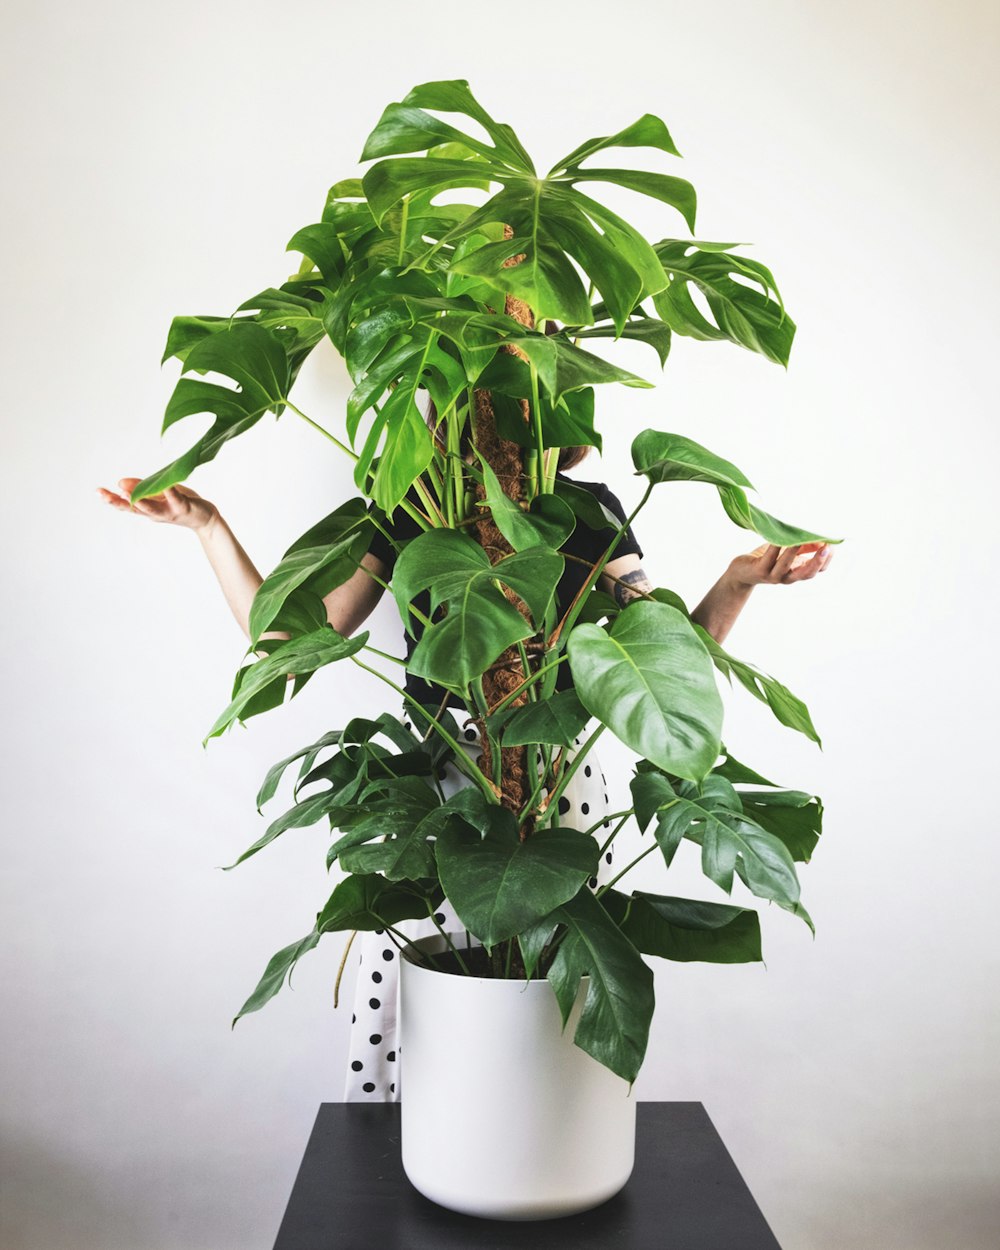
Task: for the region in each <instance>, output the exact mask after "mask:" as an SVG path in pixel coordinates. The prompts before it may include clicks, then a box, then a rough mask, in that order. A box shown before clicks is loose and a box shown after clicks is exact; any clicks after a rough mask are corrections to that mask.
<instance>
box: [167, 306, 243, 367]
mask: <svg viewBox="0 0 1000 1250" xmlns="http://www.w3.org/2000/svg"><path fill="white" fill-rule="evenodd" d="M248 320H249V318H248ZM232 324H233V318H232V317H174V319H173V320H172V321H171V322H170V328H169V330H168V331H167V342H166V346H165V347H164V349H163V355H162V356H161V357H160V364H161V365H162V364H165V363H166V361H168V360H169V359H170V357H171V356H176V357H177V359H178V360H179V361H181V362H182V363H183V361H184V359H185V357H186V356H187V354H188V352H189V351H190V350H191V348H192V347H194V345H195V343H200V342H201V340H202V339H205V338H208V336H209V335H210V334H218V333H219V332H220V331H222V330H228V329H230V327H231V326H232Z"/></svg>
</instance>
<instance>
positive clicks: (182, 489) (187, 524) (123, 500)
mask: <svg viewBox="0 0 1000 1250" xmlns="http://www.w3.org/2000/svg"><path fill="white" fill-rule="evenodd" d="M141 481H142V478H138V477H122V478H119V479H118V485H119V486H120V487H121V489H122V491H123V492H124V494H122V495H118V494H116V493H115V492H114V491H111V490H108V489H107V488H106V487H104V486H98V488H97V493H98V494H99V495H100V496H101V498H102V499H103V500H104V502H105V503H107V504H110V505H111V506H112V507H113V508H118V509H119V510H120V511H122V512H134V513H138V514H140V515H142V516H146V517H149V519H150V520H151V521H165V522H167V524H169V525H180V526H183V527H184V528H186V529H192V530H200V529H203V528H204V527H205V526H206V525H208V524H209V523H210V522H211V521H214V520H215V519H216V517H217V516H218V515H219V510H218V509H217V508H216V506H215V504H214V503H211V502H210V501H209V500H207V499H203V498H202V497H201V495H199V494H198V492H197V491H196V490H192V489H191V487H190V486H180V485H178V486H169V487H167V489H166V490H165V491H163V492H162V493H161V494H159V495H149V496H147V498H145V499H139V500H137V501H136V502H135V503H132V501H131V499H130V498H129V496H130V495H131V493H132V491H134V490H135V488H136V487H137V486H138V485H139V483H140V482H141Z"/></svg>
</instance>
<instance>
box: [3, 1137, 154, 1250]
mask: <svg viewBox="0 0 1000 1250" xmlns="http://www.w3.org/2000/svg"><path fill="white" fill-rule="evenodd" d="M53 1129H54V1130H56V1131H57V1130H58V1126H57V1125H53ZM0 1140H2V1143H3V1145H2V1148H0V1149H2V1165H0V1166H2V1172H3V1192H2V1201H0V1246H2V1247H3V1250H139V1247H142V1246H149V1245H153V1244H155V1242H156V1237H157V1234H156V1232H155V1231H154V1230H153V1229H152V1228H151V1227H150V1226H149V1225H148V1223H147V1222H143V1220H142V1216H141V1211H140V1210H139V1209H138V1208H139V1207H140V1206H141V1204H139V1203H135V1204H130V1205H129V1207H125V1206H123V1205H122V1204H121V1203H120V1202H119V1201H117V1200H116V1197H119V1196H120V1194H121V1192H122V1189H124V1188H125V1187H124V1186H122V1187H121V1188H120V1189H119V1195H117V1196H112V1195H110V1194H108V1193H107V1190H108V1180H109V1177H108V1172H107V1161H106V1160H105V1159H103V1158H101V1156H100V1155H95V1156H94V1158H93V1159H92V1161H91V1164H92V1166H91V1167H89V1168H86V1167H84V1166H82V1164H81V1161H80V1160H79V1159H71V1158H68V1157H64V1156H60V1155H57V1154H54V1153H53V1152H52V1150H51V1147H50V1146H49V1145H45V1146H43V1145H41V1144H39V1143H38V1142H36V1141H32V1140H31V1139H30V1138H29V1137H26V1136H25V1134H24V1133H23V1131H22V1130H20V1129H18V1130H16V1131H11V1130H10V1129H9V1128H5V1129H4V1130H3V1132H2V1133H0ZM102 1191H103V1192H102Z"/></svg>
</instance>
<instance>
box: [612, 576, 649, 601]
mask: <svg viewBox="0 0 1000 1250" xmlns="http://www.w3.org/2000/svg"><path fill="white" fill-rule="evenodd" d="M652 591H653V583H652V582H651V581H650V580H649V578H648V577H647V576H646V573H645V570H644V569H633V570H632V572H631V573H623V574H622V576H621V577H618V578H616V579H615V582H614V596H615V598H616V599H617V600H618V606H619V607H620V608H624V607H627V606H628V604H630V603H631V602H632V600H633V599H641V598H642V597H643V595H649V594H652Z"/></svg>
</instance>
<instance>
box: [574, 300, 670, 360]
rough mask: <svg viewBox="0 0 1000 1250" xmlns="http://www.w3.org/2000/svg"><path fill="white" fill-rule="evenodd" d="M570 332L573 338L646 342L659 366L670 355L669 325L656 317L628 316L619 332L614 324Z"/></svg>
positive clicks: (595, 313) (596, 311)
mask: <svg viewBox="0 0 1000 1250" xmlns="http://www.w3.org/2000/svg"><path fill="white" fill-rule="evenodd" d="M594 315H595V317H596V316H598V315H599V310H598V309H597V308H595V309H594ZM572 333H573V337H574V338H581V339H610V338H623V339H634V340H635V341H636V342H639V343H648V344H649V346H650V347H651V348H652V349H653V351H655V352H656V354H657V356H658V357H659V360H660V364H661V366H662V365H665V364H666V363H667V357H668V356H669V355H670V327H669V326H668V325H667V323H666V322H665V321H659V320H658V319H657V318H656V317H637V316H633V317H630V318H629V320H628V321H626V323H625V326H624V328H623V329H622V331H621V333H620V334H619V333H618V327H617V326H614V325H596V326H592V327H590V328H580V329H574V330H573V331H572Z"/></svg>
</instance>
